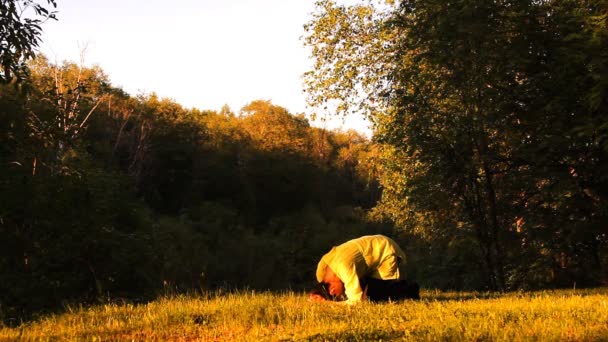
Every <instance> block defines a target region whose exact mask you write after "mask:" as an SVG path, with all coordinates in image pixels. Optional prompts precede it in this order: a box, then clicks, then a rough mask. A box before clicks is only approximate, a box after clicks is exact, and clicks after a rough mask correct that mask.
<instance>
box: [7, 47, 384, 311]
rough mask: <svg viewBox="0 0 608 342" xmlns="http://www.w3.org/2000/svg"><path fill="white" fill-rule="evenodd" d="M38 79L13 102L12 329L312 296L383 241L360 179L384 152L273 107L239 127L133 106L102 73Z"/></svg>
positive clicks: (259, 104)
mask: <svg viewBox="0 0 608 342" xmlns="http://www.w3.org/2000/svg"><path fill="white" fill-rule="evenodd" d="M30 72H31V77H30V79H29V80H28V82H29V84H30V90H29V92H28V93H27V94H24V93H22V92H20V91H18V89H16V88H15V87H12V86H11V85H2V87H3V88H2V92H1V93H0V94H1V95H0V115H1V116H0V119H1V120H0V127H2V131H1V135H0V142H2V144H1V147H0V149H1V151H2V154H1V155H0V163H2V165H3V167H2V168H0V194H1V199H2V200H1V201H0V234H1V235H2V236H3V239H2V240H1V242H0V243H1V244H0V251H1V252H0V256H1V258H0V260H1V261H0V275H1V276H0V293H2V296H0V317H1V319H2V320H4V321H12V320H15V319H27V318H28V317H30V316H31V315H32V314H35V313H36V312H40V311H45V310H54V309H57V308H59V307H61V306H62V305H65V303H71V302H79V303H91V302H96V301H106V300H110V299H112V298H125V299H130V300H135V301H142V300H148V299H149V298H151V297H154V296H155V295H157V294H159V293H180V292H187V291H200V290H203V289H213V288H230V289H232V288H255V289H274V290H278V289H286V288H302V287H306V286H307V285H308V284H309V283H310V282H312V280H313V279H314V276H313V274H312V272H313V271H314V267H315V265H316V262H317V259H318V257H319V256H320V255H322V254H323V253H324V252H326V250H327V249H328V248H330V247H331V243H338V242H341V241H342V240H343V239H344V238H347V237H354V236H356V235H360V234H363V233H366V232H370V233H371V232H376V231H377V229H376V228H375V227H373V226H372V225H368V224H367V223H366V221H365V217H364V215H362V214H360V211H361V210H360V209H354V208H355V207H359V206H364V207H366V208H369V207H370V206H372V205H373V204H374V203H375V200H376V199H377V193H378V192H377V190H376V189H375V188H374V186H375V185H373V184H372V185H370V180H369V178H364V177H363V175H365V174H366V173H365V172H364V170H363V169H362V168H361V167H360V166H356V165H357V160H358V159H360V158H364V156H365V155H366V154H367V153H368V151H369V150H370V148H369V145H370V143H369V141H367V140H365V139H363V138H361V137H360V136H359V137H355V136H352V135H349V134H342V133H339V132H328V131H322V132H321V133H322V134H319V130H318V129H313V128H311V127H310V125H309V124H308V121H307V120H306V119H305V118H304V117H303V116H301V115H300V116H295V115H292V114H290V113H289V112H288V111H287V110H286V109H284V108H282V107H279V106H275V105H273V104H272V103H270V102H267V101H254V102H252V103H251V104H249V105H247V106H246V107H244V108H243V110H242V111H241V115H240V116H238V117H237V116H235V115H234V114H233V113H232V112H231V111H230V110H229V109H228V108H224V109H222V111H221V112H219V113H218V112H215V111H200V110H197V109H185V108H183V107H182V106H180V105H179V104H177V103H175V102H174V101H172V100H169V99H160V98H158V97H157V96H156V95H155V94H150V95H140V96H138V97H132V96H130V95H128V94H126V93H124V92H123V91H122V90H120V89H116V88H114V87H112V85H111V84H110V83H109V82H108V80H107V77H106V76H105V74H104V73H103V71H102V70H101V69H99V68H98V67H93V68H84V67H82V66H77V65H75V64H73V63H63V64H61V65H54V64H52V63H49V62H48V61H47V60H46V59H45V58H43V57H41V58H37V59H35V60H33V61H32V62H31V63H30ZM316 139H319V140H320V139H323V140H322V141H319V140H316ZM321 145H322V146H321ZM320 146H321V148H322V149H321V150H319V147H320ZM319 152H321V153H324V154H323V155H322V156H321V155H319V154H318V153H319ZM363 199H364V200H363ZM338 209H339V210H338ZM336 210H338V211H340V212H343V213H349V212H350V213H351V214H348V215H346V214H344V215H335V212H336ZM354 213H357V214H354Z"/></svg>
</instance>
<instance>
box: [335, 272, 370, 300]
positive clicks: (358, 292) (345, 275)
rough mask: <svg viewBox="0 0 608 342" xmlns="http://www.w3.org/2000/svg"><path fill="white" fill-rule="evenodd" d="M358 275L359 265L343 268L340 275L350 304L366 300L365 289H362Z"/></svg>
mask: <svg viewBox="0 0 608 342" xmlns="http://www.w3.org/2000/svg"><path fill="white" fill-rule="evenodd" d="M358 273H359V272H357V265H356V264H351V265H349V266H348V267H345V268H342V269H341V270H340V273H339V274H338V277H340V279H341V280H342V282H343V283H344V292H345V294H346V298H347V301H346V302H347V303H349V304H354V303H358V302H360V301H362V300H364V298H366V296H364V292H363V289H361V283H360V279H359V274H358Z"/></svg>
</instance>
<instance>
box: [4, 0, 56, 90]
mask: <svg viewBox="0 0 608 342" xmlns="http://www.w3.org/2000/svg"><path fill="white" fill-rule="evenodd" d="M41 2H43V3H44V2H46V4H47V5H49V6H52V7H53V8H55V7H57V4H56V2H55V0H46V1H41ZM32 12H33V13H32ZM55 13H56V12H54V11H52V10H50V11H49V9H48V8H47V7H46V6H45V5H41V4H39V3H37V2H36V1H34V0H25V1H23V0H21V1H17V0H2V1H1V2H0V83H9V82H10V81H11V80H13V79H16V80H17V81H22V80H24V78H25V77H27V67H26V65H25V63H26V61H27V60H28V59H31V58H33V57H34V56H35V50H36V48H37V47H38V44H39V43H40V34H41V33H42V31H41V30H42V29H41V25H42V24H43V23H44V22H45V21H46V20H49V19H56V17H55Z"/></svg>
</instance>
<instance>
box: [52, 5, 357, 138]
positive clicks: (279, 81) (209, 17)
mask: <svg viewBox="0 0 608 342" xmlns="http://www.w3.org/2000/svg"><path fill="white" fill-rule="evenodd" d="M313 10H314V1H313V0H172V1H167V0H58V1H57V11H58V14H57V18H58V19H59V20H58V21H48V22H46V23H45V24H44V26H43V36H42V38H43V43H42V45H41V52H42V53H44V54H45V55H46V56H47V57H48V58H49V59H50V60H51V61H54V62H61V61H63V60H69V61H74V62H78V61H79V60H80V57H79V56H80V50H81V47H82V46H87V49H86V55H85V64H86V65H93V64H97V65H99V66H100V67H101V68H102V69H103V70H104V71H105V72H106V74H107V75H108V76H109V77H110V80H111V81H112V84H113V85H115V86H119V87H122V88H123V89H124V90H125V91H127V92H128V93H130V94H131V95H137V94H138V93H141V92H145V93H151V92H155V93H157V94H158V95H159V96H161V97H169V98H172V99H174V100H175V101H176V102H178V103H180V104H182V105H183V106H185V107H188V108H190V107H196V108H199V109H213V110H219V109H220V108H221V107H222V106H223V105H224V104H228V105H229V106H230V108H231V109H232V110H233V111H235V112H237V113H238V111H239V110H240V108H241V107H243V106H244V105H246V104H247V103H249V102H251V101H253V100H257V99H263V100H271V101H272V102H273V103H274V104H276V105H279V106H283V107H285V108H287V109H288V110H289V111H290V112H291V113H294V114H295V113H307V114H310V113H311V112H312V110H311V109H308V108H307V107H306V102H305V94H303V93H302V78H301V76H302V74H303V73H304V72H306V71H307V70H308V69H310V67H311V62H310V60H309V59H308V56H309V52H308V50H307V49H306V48H305V47H304V46H303V44H302V41H301V39H300V37H301V36H302V35H303V33H304V29H303V25H304V24H305V23H306V22H308V21H309V20H310V18H311V15H310V14H311V13H312V12H313ZM313 124H314V125H316V126H323V123H321V122H313ZM366 126H367V125H366V124H365V123H364V121H363V120H362V119H357V118H348V120H347V121H345V122H343V121H342V120H341V119H337V120H336V119H334V120H332V122H330V123H329V124H327V128H332V129H333V128H342V129H349V128H355V129H357V130H359V131H362V132H365V133H366V134H368V135H369V130H367V129H366Z"/></svg>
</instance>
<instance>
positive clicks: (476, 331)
mask: <svg viewBox="0 0 608 342" xmlns="http://www.w3.org/2000/svg"><path fill="white" fill-rule="evenodd" d="M422 298H423V299H422V300H420V301H415V302H414V301H405V302H400V303H386V304H371V303H361V304H359V305H354V306H347V305H342V304H336V303H310V302H308V301H307V300H306V296H305V295H304V294H301V293H285V294H270V293H253V292H249V293H238V294H228V295H213V296H209V298H206V297H203V296H180V297H175V298H164V299H160V300H158V301H155V302H152V303H149V304H142V305H131V304H123V305H117V304H111V305H101V306H95V307H91V308H69V309H68V310H67V312H66V313H63V314H57V315H50V316H47V317H45V318H42V319H39V320H37V321H34V322H29V323H25V324H22V325H21V326H18V327H14V328H11V327H1V328H0V340H24V341H28V340H32V341H57V340H66V341H82V340H88V341H108V340H109V341H112V340H121V341H122V340H128V341H131V340H136V341H144V340H145V341H149V340H178V341H197V340H201V341H224V340H239V341H292V340H295V341H370V340H383V341H387V340H406V341H408V340H411V341H442V340H444V341H454V340H459V341H535V340H536V341H598V340H599V341H602V340H604V341H608V289H595V290H571V291H542V292H525V293H524V292H522V293H508V294H488V293H471V292H467V293H463V292H439V291H423V292H422Z"/></svg>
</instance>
